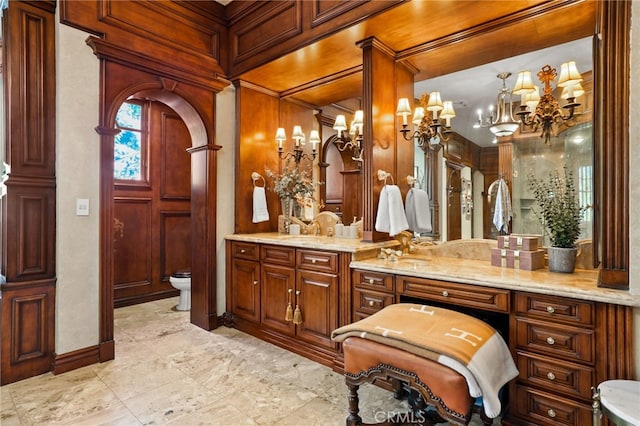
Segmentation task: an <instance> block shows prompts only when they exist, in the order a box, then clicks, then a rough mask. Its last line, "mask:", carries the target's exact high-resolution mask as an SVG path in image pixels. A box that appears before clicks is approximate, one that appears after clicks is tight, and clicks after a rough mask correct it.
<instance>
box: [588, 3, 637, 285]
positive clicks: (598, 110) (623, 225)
mask: <svg viewBox="0 0 640 426" xmlns="http://www.w3.org/2000/svg"><path fill="white" fill-rule="evenodd" d="M598 17H599V22H598V30H597V37H598V42H597V43H596V49H595V64H596V65H595V66H596V70H597V72H595V81H594V97H595V99H596V102H594V110H595V111H594V112H595V114H594V115H595V117H597V120H598V121H597V123H596V125H595V126H594V128H595V129H596V134H595V144H594V147H595V172H596V178H598V179H599V180H600V182H596V185H595V190H596V193H595V196H594V200H595V202H596V203H599V204H596V207H595V208H596V215H595V216H596V217H598V216H599V219H598V223H597V224H596V226H598V228H599V232H595V233H594V234H597V235H599V241H597V243H598V245H599V247H598V249H599V250H600V251H601V253H602V267H601V269H600V274H599V276H598V286H599V287H608V288H614V289H619V290H628V289H629V75H630V70H629V62H630V59H629V55H630V53H629V49H630V32H629V28H631V1H626V0H625V1H613V0H606V1H601V2H598Z"/></svg>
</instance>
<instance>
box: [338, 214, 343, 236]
mask: <svg viewBox="0 0 640 426" xmlns="http://www.w3.org/2000/svg"><path fill="white" fill-rule="evenodd" d="M342 236H344V224H343V223H342V219H341V218H340V217H338V222H337V223H336V237H342Z"/></svg>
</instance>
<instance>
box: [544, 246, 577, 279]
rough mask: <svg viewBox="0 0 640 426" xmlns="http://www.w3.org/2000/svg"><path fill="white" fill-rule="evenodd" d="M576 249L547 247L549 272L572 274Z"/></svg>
mask: <svg viewBox="0 0 640 426" xmlns="http://www.w3.org/2000/svg"><path fill="white" fill-rule="evenodd" d="M577 253H578V249H577V248H563V247H551V246H550V247H549V248H548V249H547V254H548V257H549V272H562V273H565V274H571V273H573V271H574V269H575V267H576V255H577Z"/></svg>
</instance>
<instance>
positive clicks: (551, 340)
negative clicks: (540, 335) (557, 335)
mask: <svg viewBox="0 0 640 426" xmlns="http://www.w3.org/2000/svg"><path fill="white" fill-rule="evenodd" d="M547 343H548V344H550V345H553V344H554V343H556V341H555V340H553V337H551V336H549V337H547Z"/></svg>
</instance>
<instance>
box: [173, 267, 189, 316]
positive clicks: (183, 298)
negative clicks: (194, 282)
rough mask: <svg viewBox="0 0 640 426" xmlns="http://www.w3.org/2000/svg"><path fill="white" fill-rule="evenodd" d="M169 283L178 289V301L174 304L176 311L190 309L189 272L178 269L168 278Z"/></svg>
mask: <svg viewBox="0 0 640 426" xmlns="http://www.w3.org/2000/svg"><path fill="white" fill-rule="evenodd" d="M169 282H170V283H171V285H172V286H173V287H175V288H177V289H178V290H180V301H179V302H178V304H177V305H176V310H178V311H188V310H190V309H191V272H189V271H178V272H176V273H175V274H172V275H171V277H170V278H169Z"/></svg>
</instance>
